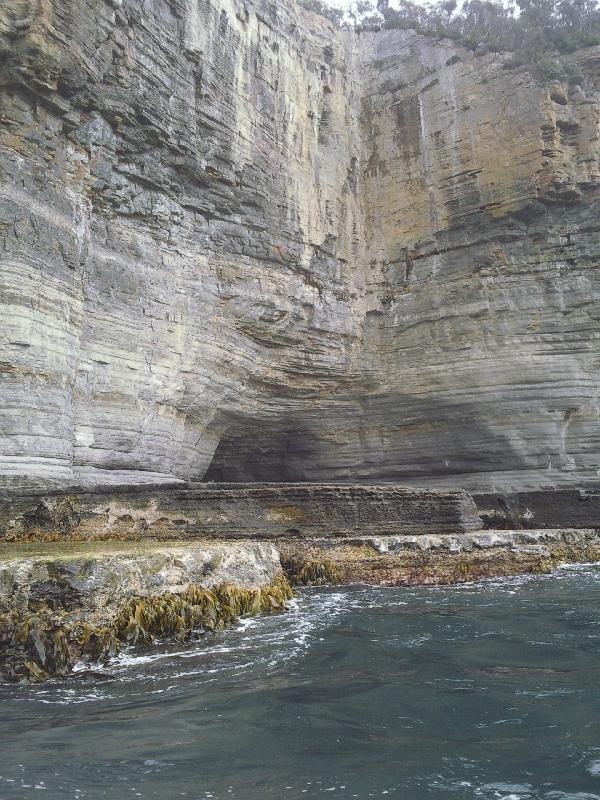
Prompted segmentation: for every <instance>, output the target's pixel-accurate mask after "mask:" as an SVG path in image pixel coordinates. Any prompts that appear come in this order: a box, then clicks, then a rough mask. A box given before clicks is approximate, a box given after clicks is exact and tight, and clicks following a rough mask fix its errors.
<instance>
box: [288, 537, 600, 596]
mask: <svg viewBox="0 0 600 800" xmlns="http://www.w3.org/2000/svg"><path fill="white" fill-rule="evenodd" d="M281 547H282V562H283V564H284V565H286V564H293V565H295V569H296V571H298V566H297V565H302V564H306V565H307V568H306V569H305V570H304V574H307V575H310V574H315V575H317V576H319V575H320V574H322V573H323V572H325V571H327V572H328V573H329V574H335V576H336V579H337V580H338V581H339V582H341V583H353V582H359V583H367V584H371V585H374V586H426V585H430V586H440V585H451V584H455V583H465V582H469V581H474V580H480V579H483V578H496V577H506V576H511V575H525V574H546V573H550V572H552V571H553V570H554V569H555V568H556V567H558V566H560V565H562V564H567V563H582V562H597V561H599V560H600V535H599V533H598V531H596V530H582V529H563V530H560V529H559V530H538V531H533V530H532V531H492V530H490V531H486V532H485V533H472V534H464V535H461V536H384V537H375V538H373V537H359V538H357V539H355V540H347V539H346V540H341V539H337V540H335V539H321V540H313V541H302V542H287V543H285V544H282V546H281ZM301 574H302V573H301Z"/></svg>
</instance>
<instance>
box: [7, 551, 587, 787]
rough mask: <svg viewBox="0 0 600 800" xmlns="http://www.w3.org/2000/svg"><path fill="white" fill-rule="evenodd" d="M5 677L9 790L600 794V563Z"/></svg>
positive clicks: (303, 611) (325, 602)
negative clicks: (95, 672) (49, 676)
mask: <svg viewBox="0 0 600 800" xmlns="http://www.w3.org/2000/svg"><path fill="white" fill-rule="evenodd" d="M102 669H103V671H104V675H103V676H102V677H103V678H104V679H103V680H101V679H100V678H99V677H98V676H96V677H93V678H91V679H90V678H83V677H81V678H78V677H75V678H71V679H69V680H68V681H63V682H54V683H48V684H44V685H43V686H39V687H20V686H8V685H3V686H0V703H1V705H0V800H18V799H19V798H32V797H36V798H47V799H48V800H59V799H60V800H63V798H87V799H88V800H96V798H114V799H115V800H127V798H132V800H133V798H138V797H141V798H160V799H161V800H175V798H188V800H206V799H207V798H209V799H210V800H228V799H229V798H237V799H238V800H265V798H274V800H300V798H313V797H319V798H361V800H362V799H363V798H372V797H374V798H397V799H398V800H400V798H402V800H431V799H437V798H454V800H467V799H468V800H475V799H477V800H492V798H504V800H527V799H528V798H545V799H547V800H588V799H590V798H598V799H599V800H600V568H598V567H594V566H583V567H572V568H565V569H562V570H559V571H558V572H557V573H555V574H554V575H552V576H544V577H529V578H515V579H508V580H501V581H493V582H481V583H477V584H471V585H466V586H463V587H453V588H437V589H432V588H428V589H425V588H423V589H400V588H398V589H374V588H368V587H349V588H347V587H345V588H333V589H307V590H303V591H301V592H300V593H299V595H298V596H297V599H296V600H295V601H293V603H292V607H291V609H290V611H289V612H288V613H287V614H282V615H277V616H272V617H267V616H263V617H260V618H256V619H252V620H243V621H242V622H241V624H240V625H239V626H238V627H236V628H235V629H232V630H229V631H227V632H225V633H222V634H218V635H216V636H212V635H211V636H208V637H205V638H203V639H202V640H199V641H197V642H194V643H190V644H186V645H165V644H163V645H160V644H159V645H156V646H155V647H154V648H153V649H151V650H145V651H135V650H129V651H127V652H125V653H124V654H122V655H121V656H120V657H119V658H118V659H116V660H114V661H113V662H112V663H110V664H108V665H106V666H105V667H103V668H102Z"/></svg>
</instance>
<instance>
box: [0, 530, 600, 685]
mask: <svg viewBox="0 0 600 800" xmlns="http://www.w3.org/2000/svg"><path fill="white" fill-rule="evenodd" d="M576 562H600V532H599V531H597V530H594V529H556V530H542V529H540V530H531V531H524V530H520V531H507V530H497V531H489V530H488V531H475V532H470V533H465V532H461V533H456V534H442V535H434V534H431V535H397V536H362V537H355V538H352V537H312V538H306V539H299V538H297V537H296V538H294V537H292V538H289V537H288V538H281V539H278V540H276V541H273V540H271V541H226V540H221V541H218V540H204V541H202V540H198V539H195V540H193V541H188V542H182V541H175V542H170V543H163V542H161V543H157V542H150V541H148V542H143V543H140V542H119V541H114V542H102V543H100V542H96V543H92V542H86V543H72V542H62V543H32V544H5V545H0V678H1V679H2V680H8V681H21V682H41V681H44V680H46V679H48V678H50V677H57V678H60V679H65V678H68V677H72V676H75V677H77V676H79V677H81V675H83V674H85V670H86V669H88V670H92V675H93V669H94V666H95V665H97V664H98V663H107V662H109V661H110V659H111V658H113V657H114V656H115V655H117V654H118V652H119V651H120V650H121V649H122V648H123V647H127V646H135V647H147V646H150V645H152V643H154V642H156V641H157V640H160V641H163V640H179V641H189V640H190V639H194V638H197V637H199V636H206V635H210V634H211V633H212V632H214V631H217V630H222V629H224V628H225V627H227V626H229V625H231V624H233V623H234V622H235V621H236V620H237V619H238V618H239V617H241V616H245V615H251V614H259V613H273V612H282V611H284V610H285V609H286V604H287V601H288V600H289V599H290V598H291V597H292V588H291V587H292V585H304V586H310V585H312V586H315V585H324V584H328V583H336V584H350V583H365V584H371V585H375V586H416V585H429V586H442V585H452V584H459V583H466V582H470V581H475V580H481V579H485V578H494V577H504V576H510V575H518V574H546V573H550V572H552V570H553V569H555V568H556V567H557V566H559V565H560V564H564V563H576Z"/></svg>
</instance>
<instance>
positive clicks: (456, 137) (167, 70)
mask: <svg viewBox="0 0 600 800" xmlns="http://www.w3.org/2000/svg"><path fill="white" fill-rule="evenodd" d="M573 58H574V59H575V60H577V61H578V63H579V66H580V67H581V70H582V71H583V73H584V75H585V81H584V83H583V84H582V85H581V86H577V87H569V86H567V85H562V84H550V85H541V84H540V83H539V82H536V81H535V80H534V79H533V77H532V76H531V75H530V74H529V73H528V72H527V70H518V71H514V70H510V69H506V68H505V62H506V60H507V57H505V56H502V55H498V54H496V55H494V54H488V55H484V56H481V57H474V55H473V53H472V52H470V51H467V50H464V49H462V48H460V47H457V46H456V45H454V44H452V43H450V42H446V41H441V42H435V41H433V40H431V39H427V38H425V37H422V36H419V35H417V34H415V33H412V32H406V31H385V32H381V33H365V34H360V35H359V34H352V33H342V32H339V31H337V30H335V29H334V28H333V27H332V26H331V25H330V24H329V23H328V22H327V21H326V20H324V19H322V18H320V17H318V16H315V15H312V14H310V13H308V12H305V11H304V10H303V9H301V8H300V7H296V6H295V4H294V3H293V2H292V0H280V1H279V2H271V0H254V2H251V1H250V0H245V1H243V0H193V2H192V0H155V2H154V3H153V4H151V5H148V4H147V3H144V2H142V0H110V2H109V1H108V0H97V1H96V0H8V2H5V3H3V5H2V7H1V8H0V148H1V150H0V153H1V155H0V173H1V174H0V180H1V185H0V258H1V263H2V266H1V270H0V305H1V310H0V320H1V323H0V371H1V380H0V401H1V402H0V433H1V434H2V435H1V436H0V476H1V477H0V480H1V481H2V486H3V487H4V488H9V489H17V490H22V489H25V490H27V491H31V490H38V489H39V490H47V489H60V488H66V487H71V486H80V487H83V488H84V489H88V490H89V489H92V490H93V489H95V488H96V487H99V486H103V487H107V486H108V487H110V486H111V485H114V486H120V487H127V486H132V485H135V484H139V483H152V484H157V483H166V484H172V483H177V482H179V481H194V480H200V479H202V478H203V477H208V478H213V479H224V480H229V481H240V480H241V481H246V480H253V481H263V480H290V481H293V480H296V481H298V480H299V481H303V480H315V481H362V482H366V481H382V480H383V481H388V480H392V481H398V482H402V483H415V484H423V485H427V484H442V485H449V486H460V487H465V488H467V489H470V490H473V491H485V490H487V489H490V488H501V489H506V490H510V489H514V488H519V489H529V488H545V487H548V486H567V487H568V486H571V485H580V484H582V483H584V482H589V481H592V480H594V478H596V476H597V471H598V469H599V468H600V464H599V463H598V460H599V458H600V455H599V454H600V426H599V421H600V420H599V415H600V412H599V405H598V392H599V381H598V374H599V363H598V362H599V359H598V352H599V351H598V344H597V342H598V336H599V333H600V322H599V314H598V307H599V306H598V302H597V300H598V294H599V288H598V283H599V281H598V276H599V272H598V268H597V253H598V251H599V245H600V224H599V223H598V219H597V213H596V205H595V202H596V196H597V194H598V187H599V184H600V175H599V165H598V155H599V150H600V144H599V142H600V139H599V136H598V121H599V115H600V104H599V102H598V101H599V98H600V94H599V90H600V68H599V65H600V48H594V49H591V50H586V51H584V52H581V53H578V54H575V55H574V56H573Z"/></svg>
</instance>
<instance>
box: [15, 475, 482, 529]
mask: <svg viewBox="0 0 600 800" xmlns="http://www.w3.org/2000/svg"><path fill="white" fill-rule="evenodd" d="M481 527H482V522H481V520H480V518H479V516H478V514H477V508H476V506H475V503H474V502H473V500H472V498H471V497H470V496H469V495H468V494H466V492H463V491H462V490H458V489H455V490H442V489H438V490H436V489H432V490H423V489H410V488H400V487H396V486H355V485H338V486H334V485H319V484H271V485H269V484H256V485H248V484H244V485H239V486H229V487H227V488H224V487H222V486H218V485H210V484H204V485H200V486H199V487H196V488H194V489H177V488H172V489H163V490H153V491H150V490H144V489H142V488H140V489H138V490H137V491H136V492H133V491H132V490H131V489H130V490H127V491H123V492H121V493H119V492H106V493H87V494H86V493H80V494H61V493H57V494H54V495H48V496H45V497H43V498H40V497H39V496H38V495H37V494H36V493H32V494H30V495H14V496H12V497H10V498H8V499H5V500H1V499H0V537H1V536H4V538H5V539H11V540H15V539H36V538H42V539H43V538H46V539H47V538H69V537H70V538H75V539H102V538H105V539H110V538H123V539H128V538H144V539H151V538H189V537H190V536H203V537H206V536H212V537H226V538H258V539H265V538H277V537H290V536H295V537H299V538H306V537H311V536H357V535H362V534H365V533H366V532H370V533H371V534H372V535H384V534H425V533H439V534H442V533H461V532H467V531H472V530H477V529H479V528H481Z"/></svg>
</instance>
